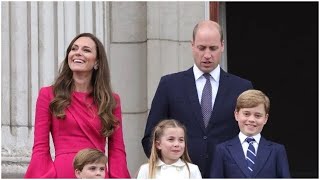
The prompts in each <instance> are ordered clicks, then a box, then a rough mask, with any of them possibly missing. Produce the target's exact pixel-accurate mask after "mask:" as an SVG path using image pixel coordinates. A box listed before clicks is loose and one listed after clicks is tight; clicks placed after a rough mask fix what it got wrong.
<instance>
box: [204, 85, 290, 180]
mask: <svg viewBox="0 0 320 180" xmlns="http://www.w3.org/2000/svg"><path fill="white" fill-rule="evenodd" d="M269 109H270V101H269V98H268V97H267V96H266V95H265V94H264V93H263V92H261V91H259V90H247V91H245V92H243V93H242V94H240V96H239V97H238V99H237V104H236V109H235V112H234V116H235V119H236V121H238V125H239V128H240V133H239V135H238V136H236V137H235V138H233V139H231V140H228V141H226V142H223V143H221V144H218V145H217V146H216V150H215V154H214V156H213V157H214V159H213V163H212V166H211V172H210V177H212V178H289V177H290V172H289V165H288V160H287V154H286V150H285V148H284V146H283V145H281V144H277V143H275V142H271V141H268V140H266V139H265V138H263V137H262V136H261V134H260V133H261V131H262V129H263V126H264V125H265V124H266V123H267V120H268V116H269V114H268V113H269Z"/></svg>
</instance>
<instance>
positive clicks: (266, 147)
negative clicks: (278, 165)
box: [252, 137, 272, 177]
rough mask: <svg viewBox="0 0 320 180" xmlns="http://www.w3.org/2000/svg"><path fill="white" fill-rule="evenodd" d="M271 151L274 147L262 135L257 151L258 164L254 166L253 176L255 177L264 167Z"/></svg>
mask: <svg viewBox="0 0 320 180" xmlns="http://www.w3.org/2000/svg"><path fill="white" fill-rule="evenodd" d="M271 151H272V149H271V147H270V142H269V141H267V140H266V139H265V138H263V137H261V139H260V142H259V147H258V152H257V158H256V166H255V167H254V170H253V174H252V177H255V176H256V175H257V174H258V173H259V171H260V170H261V169H262V167H263V166H264V164H265V163H266V162H267V160H268V158H269V156H270V154H271Z"/></svg>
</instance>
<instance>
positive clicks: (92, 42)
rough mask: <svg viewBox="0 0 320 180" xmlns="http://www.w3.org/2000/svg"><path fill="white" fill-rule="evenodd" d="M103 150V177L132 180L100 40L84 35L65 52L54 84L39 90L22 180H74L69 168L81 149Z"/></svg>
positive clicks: (71, 170) (75, 40)
mask: <svg viewBox="0 0 320 180" xmlns="http://www.w3.org/2000/svg"><path fill="white" fill-rule="evenodd" d="M50 133H51V136H52V139H53V143H54V149H55V158H54V160H53V159H52V158H51V154H50V146H49V134H50ZM106 145H107V156H108V164H107V170H106V175H105V177H106V178H130V175H129V172H128V168H127V162H126V153H125V146H124V141H123V134H122V119H121V106H120V98H119V96H118V95H117V94H115V93H113V92H112V90H111V85H110V71H109V66H108V61H107V55H106V52H105V49H104V46H103V44H102V43H101V42H100V41H99V39H97V38H96V37H95V36H94V35H92V34H90V33H83V34H79V35H78V36H76V37H75V38H74V39H73V40H72V41H71V43H70V45H69V46H68V49H67V51H66V57H65V59H64V62H63V65H62V66H61V67H60V71H59V75H58V77H57V79H56V81H55V82H54V84H53V85H52V86H49V87H43V88H41V89H40V92H39V96H38V99H37V104H36V117H35V129H34V145H33V152H32V157H31V161H30V164H29V167H28V170H27V172H26V174H25V178H76V177H75V173H74V170H73V167H72V161H73V158H74V156H75V154H76V153H77V152H78V151H79V150H81V149H84V148H96V149H99V150H100V151H102V152H105V147H106Z"/></svg>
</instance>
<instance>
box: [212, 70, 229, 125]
mask: <svg viewBox="0 0 320 180" xmlns="http://www.w3.org/2000/svg"><path fill="white" fill-rule="evenodd" d="M227 78H228V74H227V73H226V72H225V71H223V69H222V68H220V80H219V87H218V92H217V96H216V99H215V102H214V105H213V109H212V112H211V117H210V121H209V124H208V127H209V126H212V124H213V121H214V119H216V117H217V115H218V112H222V111H220V108H221V107H223V106H222V104H223V103H224V102H223V101H224V99H225V98H224V97H225V94H226V92H227V89H228V88H227V84H228V83H226V80H227ZM208 129H209V128H208Z"/></svg>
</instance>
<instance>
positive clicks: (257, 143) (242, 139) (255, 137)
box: [239, 132, 261, 157]
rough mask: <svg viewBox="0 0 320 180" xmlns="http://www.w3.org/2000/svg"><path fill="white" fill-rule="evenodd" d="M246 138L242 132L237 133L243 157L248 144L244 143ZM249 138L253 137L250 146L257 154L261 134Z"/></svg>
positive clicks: (245, 154)
mask: <svg viewBox="0 0 320 180" xmlns="http://www.w3.org/2000/svg"><path fill="white" fill-rule="evenodd" d="M247 137H248V136H246V135H244V134H243V133H242V132H240V133H239V139H240V143H241V145H242V149H243V153H244V156H245V157H247V150H248V148H249V143H248V142H247V141H246V139H247ZM250 137H253V138H254V140H255V141H253V143H252V145H253V147H254V149H255V150H256V154H257V152H258V147H259V142H260V139H261V134H260V133H259V134H257V135H254V136H250Z"/></svg>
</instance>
